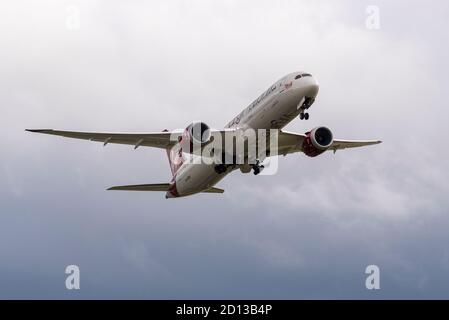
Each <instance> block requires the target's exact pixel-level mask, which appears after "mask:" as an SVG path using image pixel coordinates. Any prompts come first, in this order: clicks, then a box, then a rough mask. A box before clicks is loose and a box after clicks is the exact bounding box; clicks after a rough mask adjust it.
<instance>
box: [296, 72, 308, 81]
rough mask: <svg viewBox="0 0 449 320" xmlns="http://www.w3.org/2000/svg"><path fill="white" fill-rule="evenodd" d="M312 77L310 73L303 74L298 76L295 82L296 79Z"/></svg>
mask: <svg viewBox="0 0 449 320" xmlns="http://www.w3.org/2000/svg"><path fill="white" fill-rule="evenodd" d="M311 76H312V75H311V74H310V73H302V74H298V75H297V76H296V77H295V80H296V79H301V78H304V77H311Z"/></svg>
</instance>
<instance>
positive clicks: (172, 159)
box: [162, 129, 184, 176]
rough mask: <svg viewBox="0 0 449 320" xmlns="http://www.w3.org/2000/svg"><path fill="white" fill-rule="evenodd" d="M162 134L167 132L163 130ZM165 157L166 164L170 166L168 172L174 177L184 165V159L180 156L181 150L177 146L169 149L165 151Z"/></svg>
mask: <svg viewBox="0 0 449 320" xmlns="http://www.w3.org/2000/svg"><path fill="white" fill-rule="evenodd" d="M162 132H168V130H167V129H165V130H163V131H162ZM166 151H167V157H168V162H169V164H170V170H171V173H172V175H173V176H174V175H175V174H176V172H177V171H178V170H179V168H180V167H181V166H182V164H183V163H184V157H183V155H182V149H181V148H180V146H179V145H175V146H174V147H172V148H171V149H167V150H166Z"/></svg>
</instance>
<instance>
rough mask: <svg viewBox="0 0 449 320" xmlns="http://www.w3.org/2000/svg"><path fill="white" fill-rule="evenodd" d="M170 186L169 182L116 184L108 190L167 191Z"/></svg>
mask: <svg viewBox="0 0 449 320" xmlns="http://www.w3.org/2000/svg"><path fill="white" fill-rule="evenodd" d="M168 188H170V184H169V183H152V184H135V185H129V186H116V187H111V188H109V189H108V190H122V191H167V190H168Z"/></svg>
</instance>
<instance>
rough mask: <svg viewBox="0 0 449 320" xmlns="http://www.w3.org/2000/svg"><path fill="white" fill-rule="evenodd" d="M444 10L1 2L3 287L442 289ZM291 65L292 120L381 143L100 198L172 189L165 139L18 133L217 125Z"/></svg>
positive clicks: (38, 291) (214, 293) (151, 294)
mask: <svg viewBox="0 0 449 320" xmlns="http://www.w3.org/2000/svg"><path fill="white" fill-rule="evenodd" d="M368 5H374V6H377V8H378V9H379V19H380V20H379V25H378V26H379V28H374V29H372V28H368V27H367V18H368V14H367V6H368ZM448 16H449V7H448V6H447V3H446V1H442V0H441V1H432V2H431V3H429V2H426V1H355V0H354V1H339V2H338V3H337V1H299V0H296V1H293V0H292V1H287V0H283V1H231V0H227V1H206V0H203V1H194V0H191V1H159V2H156V1H151V2H149V1H137V0H136V1H110V0H108V1H106V0H104V1H100V0H97V1H91V0H85V1H76V0H73V1H56V0H54V1H39V2H37V1H31V0H30V1H25V0H18V1H3V2H1V3H0V48H1V50H0V108H1V109H0V110H1V126H0V137H1V138H0V150H2V151H1V157H0V181H1V184H0V219H1V220H0V259H1V263H0V298H63V299H70V298H157V299H161V298H170V299H171V298H179V299H183V298H190V299H195V298H202V299H214V298H286V299H303V298H337V299H344V298H362V299H378V298H449V248H448V247H447V244H448V243H449V233H448V229H449V228H448V227H449V212H448V211H449V210H448V208H449V199H448V192H449V186H448V181H449V173H448V170H447V163H448V154H449V153H448V151H447V144H446V140H445V138H446V137H448V136H449V128H448V125H447V119H448V116H449V112H448V109H447V107H448V98H447V93H446V92H445V90H447V88H448V87H449V81H448V77H449V68H448V62H447V61H448V60H447V56H448V55H449V46H448V43H449V33H448V31H447V30H448V22H447V17H448ZM368 26H370V24H368ZM371 26H372V25H371ZM297 70H306V71H308V72H310V73H312V74H313V75H314V76H315V78H316V79H317V80H318V81H319V83H320V93H319V95H318V98H317V101H316V103H315V104H314V105H313V108H312V109H311V119H310V120H309V121H307V122H305V121H300V120H299V119H298V120H295V121H293V122H292V123H291V124H290V125H289V126H288V127H287V129H288V130H291V131H296V132H301V133H302V132H305V131H307V130H309V129H311V128H313V127H315V126H318V125H326V126H328V127H330V128H331V129H332V130H333V132H334V136H336V137H338V138H342V139H381V140H383V141H384V143H383V144H382V145H378V146H374V147H368V148H362V149H356V150H345V151H341V152H337V153H336V154H335V155H334V154H332V153H328V154H324V155H322V156H320V157H317V158H314V159H309V158H307V157H306V156H304V155H301V154H294V155H290V156H288V157H285V158H282V159H280V168H279V171H278V173H277V174H276V175H275V176H258V177H255V176H253V175H243V174H241V173H239V172H234V173H233V174H231V175H230V176H228V177H227V178H226V179H225V180H223V181H222V182H220V184H219V187H223V188H224V189H225V190H226V192H225V194H224V195H213V194H212V195H211V194H201V195H197V196H194V197H189V198H184V199H176V200H166V199H164V195H163V194H161V193H126V192H125V193H117V192H113V193H111V192H106V191H105V189H106V188H107V187H109V186H112V185H118V184H133V183H153V182H167V181H168V180H169V178H170V173H169V172H170V171H169V166H168V163H167V159H166V155H165V153H164V152H163V151H161V150H158V149H149V148H140V149H138V150H136V151H133V150H132V147H130V146H114V145H109V146H107V147H106V148H104V147H102V145H101V144H97V143H93V142H86V141H76V140H64V139H62V138H59V137H52V136H43V135H37V134H30V133H25V132H24V129H25V128H58V129H71V130H89V131H137V132H139V131H140V132H142V131H157V130H162V129H165V128H167V129H174V128H183V127H185V126H186V125H187V124H188V123H189V122H191V121H192V120H202V121H205V122H206V123H208V124H209V125H210V126H211V127H215V128H220V127H222V126H223V125H225V124H226V123H227V122H228V121H229V120H230V119H232V118H233V117H234V116H235V115H236V114H238V113H239V112H240V111H241V110H242V109H243V108H244V107H246V106H247V105H248V104H249V103H250V102H251V101H253V99H254V98H256V97H257V96H258V95H259V94H260V93H262V92H263V91H264V90H265V89H266V88H267V87H268V86H269V85H271V84H272V83H273V82H274V81H276V80H278V79H279V78H280V77H282V76H283V75H285V74H287V73H290V72H293V71H297ZM70 264H75V265H78V266H79V268H80V271H81V289H80V290H77V291H76V290H75V291H74V290H72V291H69V290H67V289H66V288H65V278H66V274H65V273H64V271H65V268H66V266H67V265H70ZM371 264H375V265H377V266H379V268H380V272H381V278H380V285H381V289H380V290H376V291H368V290H367V289H366V288H365V279H366V276H367V275H366V274H365V268H366V266H368V265H371Z"/></svg>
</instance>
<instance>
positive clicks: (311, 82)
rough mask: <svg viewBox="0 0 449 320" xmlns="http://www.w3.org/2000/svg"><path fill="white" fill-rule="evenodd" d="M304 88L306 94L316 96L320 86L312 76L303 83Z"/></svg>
mask: <svg viewBox="0 0 449 320" xmlns="http://www.w3.org/2000/svg"><path fill="white" fill-rule="evenodd" d="M304 88H305V90H306V91H307V93H306V95H307V96H308V97H316V96H317V95H318V91H319V90H320V86H319V84H318V81H316V80H315V78H313V77H309V78H308V79H307V81H306V83H305V84H304Z"/></svg>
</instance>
